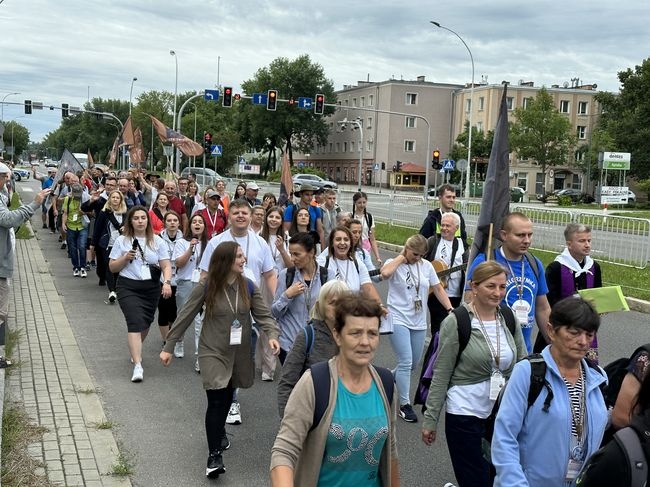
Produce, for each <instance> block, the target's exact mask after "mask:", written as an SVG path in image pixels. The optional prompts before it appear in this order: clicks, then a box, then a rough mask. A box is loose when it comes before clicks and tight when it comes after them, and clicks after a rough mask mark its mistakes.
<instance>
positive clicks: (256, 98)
mask: <svg viewBox="0 0 650 487" xmlns="http://www.w3.org/2000/svg"><path fill="white" fill-rule="evenodd" d="M267 98H268V95H267V94H266V93H253V97H252V98H251V100H252V101H253V105H266V99H267Z"/></svg>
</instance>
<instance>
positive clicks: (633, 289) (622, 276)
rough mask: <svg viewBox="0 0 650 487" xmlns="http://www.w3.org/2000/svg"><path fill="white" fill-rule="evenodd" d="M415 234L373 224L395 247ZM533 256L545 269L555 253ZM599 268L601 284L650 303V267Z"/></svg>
mask: <svg viewBox="0 0 650 487" xmlns="http://www.w3.org/2000/svg"><path fill="white" fill-rule="evenodd" d="M416 233H417V230H416V229H414V228H408V227H400V226H396V225H388V224H387V223H376V224H375V238H376V239H377V240H379V241H382V242H388V243H392V244H396V245H404V242H405V241H406V239H407V238H409V237H410V236H411V235H414V234H416ZM534 254H535V255H536V256H537V257H539V259H540V260H541V261H542V263H543V264H544V267H546V266H547V265H548V264H550V263H551V262H552V261H553V259H555V256H556V255H557V253H555V252H547V251H544V250H535V251H534ZM600 267H601V270H602V273H603V284H604V285H605V286H621V288H622V289H623V294H624V295H625V296H629V297H632V298H637V299H645V300H649V301H650V289H649V286H648V283H649V282H650V266H649V267H646V268H645V269H636V268H633V267H626V266H622V265H616V264H609V263H607V262H601V263H600Z"/></svg>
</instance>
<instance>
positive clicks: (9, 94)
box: [0, 91, 20, 122]
mask: <svg viewBox="0 0 650 487" xmlns="http://www.w3.org/2000/svg"><path fill="white" fill-rule="evenodd" d="M11 95H20V93H18V92H17V91H15V92H13V93H7V94H6V95H5V96H4V97H3V98H2V103H1V105H2V108H1V110H2V116H1V117H0V121H2V122H4V121H5V100H6V99H7V97H8V96H11Z"/></svg>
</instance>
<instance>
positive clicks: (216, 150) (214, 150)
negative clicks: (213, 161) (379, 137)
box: [210, 145, 223, 156]
mask: <svg viewBox="0 0 650 487" xmlns="http://www.w3.org/2000/svg"><path fill="white" fill-rule="evenodd" d="M210 154H211V155H213V156H221V155H223V151H222V149H221V146H220V145H212V146H211V147H210Z"/></svg>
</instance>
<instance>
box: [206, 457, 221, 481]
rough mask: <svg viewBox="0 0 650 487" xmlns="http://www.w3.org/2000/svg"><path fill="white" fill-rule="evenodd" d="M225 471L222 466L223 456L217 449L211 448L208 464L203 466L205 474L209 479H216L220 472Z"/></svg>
mask: <svg viewBox="0 0 650 487" xmlns="http://www.w3.org/2000/svg"><path fill="white" fill-rule="evenodd" d="M225 472H226V467H224V466H223V457H222V456H221V452H220V451H219V450H213V451H211V452H210V455H209V456H208V465H207V467H205V476H206V477H208V478H209V479H216V478H217V477H219V475H221V474H222V473H225Z"/></svg>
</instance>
